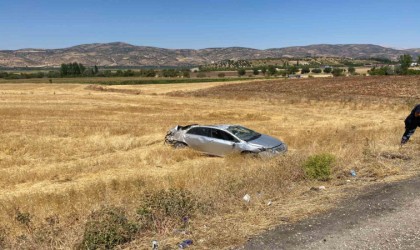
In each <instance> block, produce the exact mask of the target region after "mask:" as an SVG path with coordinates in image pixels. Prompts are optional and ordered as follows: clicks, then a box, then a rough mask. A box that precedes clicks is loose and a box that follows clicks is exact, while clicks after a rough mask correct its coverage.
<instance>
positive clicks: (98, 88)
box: [86, 85, 141, 95]
mask: <svg viewBox="0 0 420 250" xmlns="http://www.w3.org/2000/svg"><path fill="white" fill-rule="evenodd" d="M86 89H87V90H93V91H100V92H114V93H123V94H131V95H140V94H141V91H140V90H137V89H114V88H106V87H103V86H99V85H89V86H87V87H86Z"/></svg>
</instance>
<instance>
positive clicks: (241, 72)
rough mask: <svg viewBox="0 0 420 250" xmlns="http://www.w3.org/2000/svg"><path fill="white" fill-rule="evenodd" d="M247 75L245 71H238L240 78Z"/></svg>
mask: <svg viewBox="0 0 420 250" xmlns="http://www.w3.org/2000/svg"><path fill="white" fill-rule="evenodd" d="M245 74H246V71H245V69H238V76H243V75H245Z"/></svg>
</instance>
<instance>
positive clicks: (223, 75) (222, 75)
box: [217, 73, 226, 78]
mask: <svg viewBox="0 0 420 250" xmlns="http://www.w3.org/2000/svg"><path fill="white" fill-rule="evenodd" d="M217 76H218V77H220V78H223V77H225V76H226V75H225V73H219V74H217Z"/></svg>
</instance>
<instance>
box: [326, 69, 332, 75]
mask: <svg viewBox="0 0 420 250" xmlns="http://www.w3.org/2000/svg"><path fill="white" fill-rule="evenodd" d="M331 71H332V68H325V69H324V73H327V74H328V73H331Z"/></svg>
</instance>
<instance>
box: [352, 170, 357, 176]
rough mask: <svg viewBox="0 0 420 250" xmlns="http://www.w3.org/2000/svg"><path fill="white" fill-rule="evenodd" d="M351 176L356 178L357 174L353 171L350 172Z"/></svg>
mask: <svg viewBox="0 0 420 250" xmlns="http://www.w3.org/2000/svg"><path fill="white" fill-rule="evenodd" d="M350 175H351V176H353V177H356V176H357V173H356V171H355V170H354V169H352V170H350Z"/></svg>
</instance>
